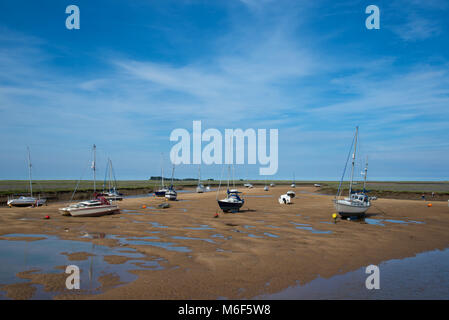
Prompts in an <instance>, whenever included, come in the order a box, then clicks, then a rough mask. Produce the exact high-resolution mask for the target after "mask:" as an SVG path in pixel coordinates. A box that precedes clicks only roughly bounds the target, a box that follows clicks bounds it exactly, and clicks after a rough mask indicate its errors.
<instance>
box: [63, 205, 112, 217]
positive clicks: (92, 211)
mask: <svg viewBox="0 0 449 320" xmlns="http://www.w3.org/2000/svg"><path fill="white" fill-rule="evenodd" d="M59 211H61V212H62V213H63V214H65V215H68V214H69V215H71V216H73V217H99V216H104V215H107V214H113V213H116V212H119V211H120V209H119V207H118V205H113V204H112V205H101V206H95V207H79V208H76V207H66V208H61V209H59Z"/></svg>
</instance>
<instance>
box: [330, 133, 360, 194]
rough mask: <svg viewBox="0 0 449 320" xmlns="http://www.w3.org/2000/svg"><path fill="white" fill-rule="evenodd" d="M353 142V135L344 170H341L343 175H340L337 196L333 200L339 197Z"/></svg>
mask: <svg viewBox="0 0 449 320" xmlns="http://www.w3.org/2000/svg"><path fill="white" fill-rule="evenodd" d="M354 141H355V135H354V138H352V143H351V148H350V149H349V153H348V157H347V158H346V164H345V168H344V170H343V174H342V175H341V179H340V184H339V185H338V190H337V195H336V196H335V198H337V196H338V197H339V196H340V193H341V184H342V182H343V179H344V177H345V173H346V168H347V167H348V161H349V157H350V156H351V151H352V147H353V146H354Z"/></svg>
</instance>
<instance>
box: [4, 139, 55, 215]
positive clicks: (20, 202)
mask: <svg viewBox="0 0 449 320" xmlns="http://www.w3.org/2000/svg"><path fill="white" fill-rule="evenodd" d="M27 150H28V168H29V176H30V196H29V197H26V196H21V197H19V198H17V199H8V201H7V202H6V204H7V205H8V206H9V207H10V208H11V207H13V206H14V207H29V206H36V207H37V206H41V205H43V204H45V203H46V202H47V199H41V197H40V196H39V197H38V198H35V197H33V181H32V180H33V179H32V177H31V155H30V148H29V147H27Z"/></svg>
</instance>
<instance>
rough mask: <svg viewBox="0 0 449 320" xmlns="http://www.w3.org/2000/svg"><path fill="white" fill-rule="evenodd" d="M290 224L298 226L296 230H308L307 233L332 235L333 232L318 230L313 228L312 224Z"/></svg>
mask: <svg viewBox="0 0 449 320" xmlns="http://www.w3.org/2000/svg"><path fill="white" fill-rule="evenodd" d="M290 223H292V224H294V225H295V226H296V227H295V228H296V229H301V230H307V231H311V232H312V233H320V234H329V233H332V231H330V230H316V229H314V228H313V227H311V226H310V224H304V223H297V222H293V221H290Z"/></svg>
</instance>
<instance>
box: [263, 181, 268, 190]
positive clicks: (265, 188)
mask: <svg viewBox="0 0 449 320" xmlns="http://www.w3.org/2000/svg"><path fill="white" fill-rule="evenodd" d="M269 190H270V188H269V187H268V184H267V180H266V179H265V187H264V188H263V191H269Z"/></svg>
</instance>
